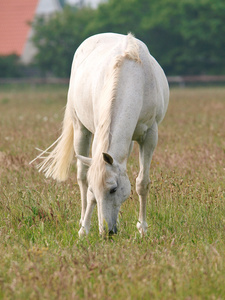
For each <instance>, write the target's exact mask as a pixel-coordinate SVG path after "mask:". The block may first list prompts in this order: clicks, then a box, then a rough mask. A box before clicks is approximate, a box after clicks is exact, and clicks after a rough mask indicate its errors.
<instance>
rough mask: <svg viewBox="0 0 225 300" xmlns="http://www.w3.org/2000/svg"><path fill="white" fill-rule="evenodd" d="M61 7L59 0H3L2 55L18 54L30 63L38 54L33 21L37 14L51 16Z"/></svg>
mask: <svg viewBox="0 0 225 300" xmlns="http://www.w3.org/2000/svg"><path fill="white" fill-rule="evenodd" d="M61 9H62V7H61V5H60V2H59V1H58V0H1V1H0V55H1V56H3V55H10V54H17V55H18V56H20V58H21V61H22V62H23V63H25V64H28V63H30V62H31V61H32V59H33V57H34V55H35V54H36V49H35V47H34V46H33V44H32V42H31V37H32V35H33V29H32V27H31V22H32V21H33V20H34V18H35V17H36V16H49V15H51V14H52V13H54V12H56V11H60V10H61Z"/></svg>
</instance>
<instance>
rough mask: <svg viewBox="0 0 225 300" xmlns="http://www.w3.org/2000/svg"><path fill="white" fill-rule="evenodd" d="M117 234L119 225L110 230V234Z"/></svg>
mask: <svg viewBox="0 0 225 300" xmlns="http://www.w3.org/2000/svg"><path fill="white" fill-rule="evenodd" d="M113 234H117V227H116V225H114V226H113V228H112V229H111V230H109V235H113Z"/></svg>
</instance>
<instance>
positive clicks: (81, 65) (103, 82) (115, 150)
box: [37, 33, 169, 236]
mask: <svg viewBox="0 0 225 300" xmlns="http://www.w3.org/2000/svg"><path fill="white" fill-rule="evenodd" d="M168 102H169V87H168V82H167V79H166V77H165V74H164V72H163V70H162V69H161V67H160V66H159V64H158V63H157V61H156V60H155V59H154V58H153V57H152V56H151V55H150V53H149V51H148V49H147V47H146V45H145V44H144V43H143V42H141V41H140V40H138V39H136V38H134V37H133V36H132V35H131V34H128V35H127V36H125V35H121V34H114V33H103V34H97V35H94V36H92V37H90V38H88V39H86V40H85V41H84V42H83V43H82V44H81V45H80V47H79V48H78V49H77V51H76V53H75V56H74V60H73V64H72V71H71V78H70V85H69V91H68V100H67V106H66V111H65V116H64V123H63V130H62V134H61V136H60V137H59V138H58V140H57V141H55V143H53V144H52V145H51V146H50V147H49V148H48V149H46V150H45V151H44V152H42V153H41V154H40V155H39V156H38V157H37V158H43V154H45V153H47V151H48V150H49V149H50V148H51V147H52V146H55V148H54V149H53V150H52V152H50V154H48V155H47V157H44V158H43V161H42V162H41V164H40V165H39V170H40V171H44V172H45V175H46V177H50V176H51V177H53V178H54V179H56V180H59V181H62V180H65V179H66V178H67V176H68V170H69V166H70V164H71V161H72V159H73V155H74V151H75V154H76V157H77V158H78V160H77V180H78V184H79V187H80V193H81V202H82V211H81V220H80V224H81V228H80V230H79V236H82V235H84V234H87V233H88V232H89V230H90V224H91V215H92V212H93V208H94V207H95V205H96V204H97V210H98V221H99V232H100V233H103V231H104V230H105V227H108V230H109V232H111V233H116V232H117V227H116V224H117V218H118V213H119V210H120V206H121V204H122V203H123V202H124V201H125V200H126V199H127V198H128V197H129V194H130V191H131V186H130V181H129V179H128V176H127V173H126V164H127V159H128V157H129V154H130V152H131V149H132V145H133V141H137V142H138V144H139V148H140V155H139V160H140V171H139V175H138V177H137V179H136V191H137V193H138V195H139V200H140V212H139V220H138V223H137V228H138V230H139V232H140V233H141V234H144V233H145V232H146V230H147V227H148V225H147V223H146V202H147V195H148V191H149V185H150V179H149V169H150V164H151V159H152V155H153V152H154V149H155V147H156V144H157V140H158V124H159V123H160V122H161V121H162V119H163V118H164V116H165V113H166V110H167V106H168ZM92 135H94V138H93V143H92V158H89V151H90V146H91V139H92ZM105 225H106V226H105Z"/></svg>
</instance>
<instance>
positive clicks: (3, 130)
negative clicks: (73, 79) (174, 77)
mask: <svg viewBox="0 0 225 300" xmlns="http://www.w3.org/2000/svg"><path fill="white" fill-rule="evenodd" d="M66 93H67V88H66V87H65V86H39V87H18V86H17V87H16V86H4V87H3V86H0V299H83V298H84V299H186V300H189V299H225V88H222V87H220V88H215V87H214V88H186V89H178V88H177V89H172V90H171V100H170V105H169V109H168V112H167V115H166V118H165V120H164V121H163V123H162V124H161V126H160V129H159V143H158V146H157V149H156V151H155V154H154V157H153V162H152V167H151V181H152V185H151V189H150V193H149V201H148V210H147V220H148V224H149V229H148V234H147V235H146V236H145V237H144V238H143V239H142V238H140V236H139V234H138V232H137V229H136V222H137V218H138V208H139V204H138V197H137V195H136V193H135V178H136V176H137V172H138V151H137V147H135V148H134V151H133V153H132V155H131V158H130V160H129V164H128V173H129V176H130V180H131V184H132V190H133V191H132V194H131V196H130V198H129V199H128V200H127V201H126V202H125V204H124V205H123V206H122V211H121V214H120V228H119V232H118V234H117V235H116V236H114V237H113V239H107V238H106V239H103V238H101V237H100V236H99V234H98V224H97V214H96V211H95V213H94V215H93V218H92V228H91V232H90V235H89V236H88V237H87V238H84V239H82V240H79V239H78V229H79V219H80V196H79V189H78V185H77V183H76V168H75V163H74V164H73V167H72V170H71V176H70V179H69V180H68V181H66V182H64V183H56V182H54V181H53V180H51V179H46V178H45V177H44V176H43V174H41V173H38V171H37V170H36V169H35V166H33V165H29V161H30V160H32V159H33V158H34V157H35V156H36V155H37V150H35V147H39V148H41V149H44V148H46V147H47V146H48V145H50V144H51V143H52V142H53V141H54V140H55V139H56V138H57V137H58V135H59V133H60V127H61V122H62V118H63V110H64V107H65V104H66Z"/></svg>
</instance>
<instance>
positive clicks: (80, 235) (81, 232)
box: [78, 226, 87, 238]
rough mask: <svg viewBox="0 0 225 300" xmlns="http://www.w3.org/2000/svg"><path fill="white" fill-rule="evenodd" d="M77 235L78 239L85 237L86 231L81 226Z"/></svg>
mask: <svg viewBox="0 0 225 300" xmlns="http://www.w3.org/2000/svg"><path fill="white" fill-rule="evenodd" d="M78 235H79V237H80V238H81V237H83V236H85V235H87V232H86V230H85V228H84V227H83V226H82V227H81V229H80V230H79V231H78Z"/></svg>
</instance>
